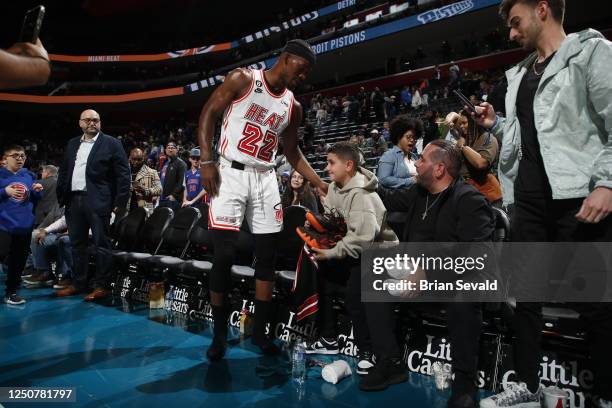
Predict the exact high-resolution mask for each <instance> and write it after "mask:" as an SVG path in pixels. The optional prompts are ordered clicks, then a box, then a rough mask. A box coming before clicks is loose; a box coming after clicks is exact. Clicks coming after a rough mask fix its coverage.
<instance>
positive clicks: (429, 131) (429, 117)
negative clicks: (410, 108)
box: [422, 109, 440, 149]
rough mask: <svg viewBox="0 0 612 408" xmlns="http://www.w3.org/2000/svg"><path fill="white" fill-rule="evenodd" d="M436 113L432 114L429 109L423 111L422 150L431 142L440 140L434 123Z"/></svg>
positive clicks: (436, 125)
mask: <svg viewBox="0 0 612 408" xmlns="http://www.w3.org/2000/svg"><path fill="white" fill-rule="evenodd" d="M437 115H438V112H435V113H434V112H433V111H432V110H431V109H428V110H427V111H425V115H424V116H423V147H422V148H423V149H425V147H426V146H427V145H428V144H429V143H430V142H432V141H433V140H436V139H439V138H440V133H439V130H438V124H437V123H436V119H437Z"/></svg>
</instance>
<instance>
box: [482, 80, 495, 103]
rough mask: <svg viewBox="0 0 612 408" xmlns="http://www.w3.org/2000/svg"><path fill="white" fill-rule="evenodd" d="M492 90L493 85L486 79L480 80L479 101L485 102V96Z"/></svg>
mask: <svg viewBox="0 0 612 408" xmlns="http://www.w3.org/2000/svg"><path fill="white" fill-rule="evenodd" d="M491 91H493V85H491V84H490V83H489V82H488V81H487V80H482V81H480V92H479V98H480V100H481V101H483V102H486V101H487V98H488V97H489V95H490V94H491Z"/></svg>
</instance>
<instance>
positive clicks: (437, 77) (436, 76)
mask: <svg viewBox="0 0 612 408" xmlns="http://www.w3.org/2000/svg"><path fill="white" fill-rule="evenodd" d="M431 80H432V86H433V87H434V88H437V87H439V86H440V84H441V83H442V81H441V80H442V71H440V66H439V65H438V64H436V66H435V67H434V69H433V75H432V78H431Z"/></svg>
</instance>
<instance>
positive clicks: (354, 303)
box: [317, 257, 372, 352]
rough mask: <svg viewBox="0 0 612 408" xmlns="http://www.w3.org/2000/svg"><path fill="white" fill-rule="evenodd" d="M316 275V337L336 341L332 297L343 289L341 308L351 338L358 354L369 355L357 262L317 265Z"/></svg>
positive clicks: (368, 341) (335, 320)
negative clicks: (348, 321) (317, 288)
mask: <svg viewBox="0 0 612 408" xmlns="http://www.w3.org/2000/svg"><path fill="white" fill-rule="evenodd" d="M320 265H321V271H320V273H319V277H320V278H319V282H318V285H319V311H318V313H317V326H318V328H319V334H320V335H321V336H323V337H326V338H333V337H337V335H338V333H337V327H336V322H337V319H336V314H335V312H334V310H333V307H332V297H333V296H335V295H337V294H338V293H341V292H342V289H341V288H342V287H343V286H346V290H345V297H344V305H345V307H346V310H347V312H348V314H349V317H350V318H351V321H352V323H353V336H354V337H355V342H356V343H357V347H358V348H359V351H360V352H362V351H371V350H372V340H371V335H370V329H369V326H368V321H367V319H366V313H365V312H366V310H365V303H362V302H361V259H355V258H350V257H348V258H345V259H342V260H331V261H325V262H321V263H320Z"/></svg>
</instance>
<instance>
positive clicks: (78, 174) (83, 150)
mask: <svg viewBox="0 0 612 408" xmlns="http://www.w3.org/2000/svg"><path fill="white" fill-rule="evenodd" d="M99 135H100V133H98V134H97V135H96V137H94V138H93V139H91V140H85V139H84V138H83V137H81V145H80V146H79V150H78V151H77V155H76V162H75V163H74V170H73V171H72V191H87V181H86V180H85V170H86V169H87V159H88V158H89V153H91V148H92V147H93V145H94V143H96V140H98V136H99Z"/></svg>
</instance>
